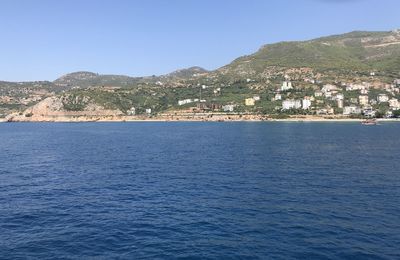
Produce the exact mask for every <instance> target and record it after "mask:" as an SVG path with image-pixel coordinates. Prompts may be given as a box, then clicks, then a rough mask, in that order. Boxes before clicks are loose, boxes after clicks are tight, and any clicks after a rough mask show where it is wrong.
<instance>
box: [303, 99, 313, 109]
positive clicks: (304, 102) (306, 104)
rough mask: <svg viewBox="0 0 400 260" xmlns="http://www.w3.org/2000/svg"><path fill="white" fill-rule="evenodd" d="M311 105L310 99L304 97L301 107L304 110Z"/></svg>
mask: <svg viewBox="0 0 400 260" xmlns="http://www.w3.org/2000/svg"><path fill="white" fill-rule="evenodd" d="M310 107H311V100H310V99H309V98H304V99H303V106H302V108H303V109H304V110H306V109H309V108H310Z"/></svg>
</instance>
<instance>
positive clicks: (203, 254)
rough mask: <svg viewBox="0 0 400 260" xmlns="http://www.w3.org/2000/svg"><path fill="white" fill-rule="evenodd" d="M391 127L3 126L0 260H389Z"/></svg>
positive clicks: (395, 231) (394, 165) (394, 204)
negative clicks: (115, 259)
mask: <svg viewBox="0 0 400 260" xmlns="http://www.w3.org/2000/svg"><path fill="white" fill-rule="evenodd" d="M399 134H400V124H395V123H386V124H383V125H379V126H362V125H360V124H357V123H195V122H192V123H190V122H185V123H183V122H180V123H176V122H170V123H65V124H64V123H12V124H5V123H4V124H0V259H54V258H56V259H60V258H61V259H114V258H118V259H399V258H400V160H399V159H400V138H399Z"/></svg>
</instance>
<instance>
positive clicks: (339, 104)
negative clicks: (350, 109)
mask: <svg viewBox="0 0 400 260" xmlns="http://www.w3.org/2000/svg"><path fill="white" fill-rule="evenodd" d="M337 106H338V108H343V99H338V100H337Z"/></svg>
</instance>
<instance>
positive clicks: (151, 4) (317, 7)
mask: <svg viewBox="0 0 400 260" xmlns="http://www.w3.org/2000/svg"><path fill="white" fill-rule="evenodd" d="M399 10H400V1H399V0H241V1H239V0H197V1H195V0H1V1H0V17H1V19H0V33H1V38H0V58H1V62H0V80H9V81H23V80H54V79H56V78H57V77H59V76H60V75H62V74H65V73H69V72H73V71H78V70H88V71H93V72H98V73H101V74H126V75H131V76H144V75H153V74H155V75H159V74H164V73H168V72H171V71H173V70H176V69H179V68H185V67H190V66H195V65H198V66H202V67H204V68H206V69H215V68H218V67H220V66H223V65H225V64H227V63H229V62H230V61H232V60H233V59H235V58H237V57H238V56H241V55H244V54H250V53H252V52H254V51H256V50H257V49H258V48H259V47H260V46H261V45H263V44H266V43H273V42H278V41H284V40H285V41H286V40H303V39H310V38H314V37H319V36H325V35H331V34H339V33H344V32H349V31H353V30H374V31H379V30H384V31H388V30H391V29H395V28H400V14H399Z"/></svg>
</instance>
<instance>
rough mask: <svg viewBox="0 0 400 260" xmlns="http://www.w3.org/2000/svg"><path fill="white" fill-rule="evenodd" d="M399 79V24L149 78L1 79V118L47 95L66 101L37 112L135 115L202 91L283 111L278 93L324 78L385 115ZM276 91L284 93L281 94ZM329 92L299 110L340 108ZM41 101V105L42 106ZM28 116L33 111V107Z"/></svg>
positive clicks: (188, 102) (307, 92)
mask: <svg viewBox="0 0 400 260" xmlns="http://www.w3.org/2000/svg"><path fill="white" fill-rule="evenodd" d="M288 79H289V80H291V81H292V82H293V85H294V86H295V87H294V88H293V89H292V90H291V91H289V92H284V93H280V91H279V88H280V86H281V85H282V82H283V81H284V80H288ZM399 84H400V31H399V30H394V31H390V32H361V31H356V32H351V33H346V34H341V35H333V36H328V37H321V38H318V39H313V40H309V41H293V42H280V43H274V44H267V45H264V46H262V47H261V48H260V49H259V50H258V51H257V52H255V53H254V54H251V55H247V56H243V57H240V58H238V59H236V60H234V61H233V62H232V63H230V64H228V65H226V66H223V67H221V68H219V69H217V70H214V71H207V70H205V69H203V68H201V67H191V68H187V69H181V70H177V71H174V72H172V73H169V74H166V75H161V76H150V77H130V76H125V75H101V74H97V73H93V72H87V71H79V72H74V73H70V74H66V75H64V76H62V77H60V78H59V79H57V80H55V81H54V82H48V81H41V82H19V83H13V82H0V117H5V116H6V115H8V114H11V113H16V114H17V115H19V114H25V115H26V114H30V113H31V112H30V110H29V109H30V108H31V107H32V106H35V105H36V104H38V103H39V104H40V102H41V101H43V100H47V101H46V102H48V100H49V99H48V98H50V97H57V100H63V102H62V108H58V110H57V111H56V113H55V112H54V111H53V112H54V113H53V112H51V111H47V112H40V113H42V114H44V115H45V114H48V115H59V114H62V113H64V112H66V111H67V112H68V113H72V114H74V113H75V114H77V115H80V113H79V111H87V109H89V111H91V112H90V113H91V114H95V112H93V108H102V110H107V111H114V112H113V113H116V112H115V111H119V112H118V113H122V114H123V115H128V114H131V113H132V111H131V110H132V108H135V113H137V114H145V113H147V112H146V111H150V110H149V109H151V113H150V114H154V113H160V112H164V111H175V110H184V109H191V108H193V106H196V102H198V100H199V99H200V98H201V99H203V100H206V101H207V102H208V103H214V104H217V107H220V106H222V105H233V106H234V107H235V111H236V112H246V113H261V114H269V113H277V111H278V112H281V111H280V109H281V107H282V105H283V104H282V103H283V101H281V100H283V99H288V100H293V99H302V98H304V97H307V98H309V97H310V96H313V95H316V94H315V93H316V92H318V91H320V90H322V89H323V87H324V86H325V85H334V86H335V87H336V90H335V91H336V92H335V93H339V94H340V95H342V96H345V97H346V98H348V100H345V102H343V104H346V105H358V101H357V98H358V96H359V95H369V98H370V100H371V102H372V101H374V102H372V105H373V106H374V108H375V109H377V110H379V111H380V113H381V114H382V113H386V111H389V106H388V105H387V104H379V103H378V102H375V101H376V100H377V98H378V95H379V94H382V95H388V97H389V98H393V99H396V98H400V96H399V92H400V91H399V89H398V86H399ZM353 85H354V86H356V87H352V86H353ZM354 88H355V90H354ZM200 89H201V90H200ZM348 89H350V90H348ZM369 89H372V90H371V91H369ZM361 90H362V92H360V91H361ZM276 95H281V96H280V97H279V99H278V100H276V99H275V97H276ZM252 96H257V97H258V98H260V100H259V101H258V102H257V105H251V106H247V105H244V100H245V99H247V98H249V97H252ZM313 98H314V97H313ZM334 98H335V97H333V98H332V97H330V96H329V97H328V96H327V97H323V98H320V97H315V99H316V100H314V101H312V102H314V103H313V105H312V106H310V110H309V111H300V112H301V113H317V111H319V110H321V109H322V110H323V109H328V110H329V111H331V110H330V109H333V108H335V112H336V113H337V112H340V111H341V109H342V108H338V107H336V106H337V104H336V101H335V100H334ZM194 100H197V101H194ZM356 101H357V102H356ZM393 102H395V101H393ZM364 103H365V102H364ZM89 104H90V106H89ZM179 104H181V105H179ZM182 104H184V105H182ZM343 104H342V105H343ZM46 106H47V105H44V106H41V107H40V108H41V109H40V111H43V108H44V107H46ZM51 107H52V106H49V109H50V108H51ZM34 111H39V110H37V109H36V110H34ZM297 112H298V111H297ZM85 113H86V112H85ZM118 113H117V114H118ZM285 113H287V111H286V112H285ZM99 114H100V110H99ZM33 118H36V119H37V118H38V117H37V115H36V114H35V115H34V117H33ZM39 118H40V117H39ZM25 119H26V120H30V118H29V117H28V118H25Z"/></svg>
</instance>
